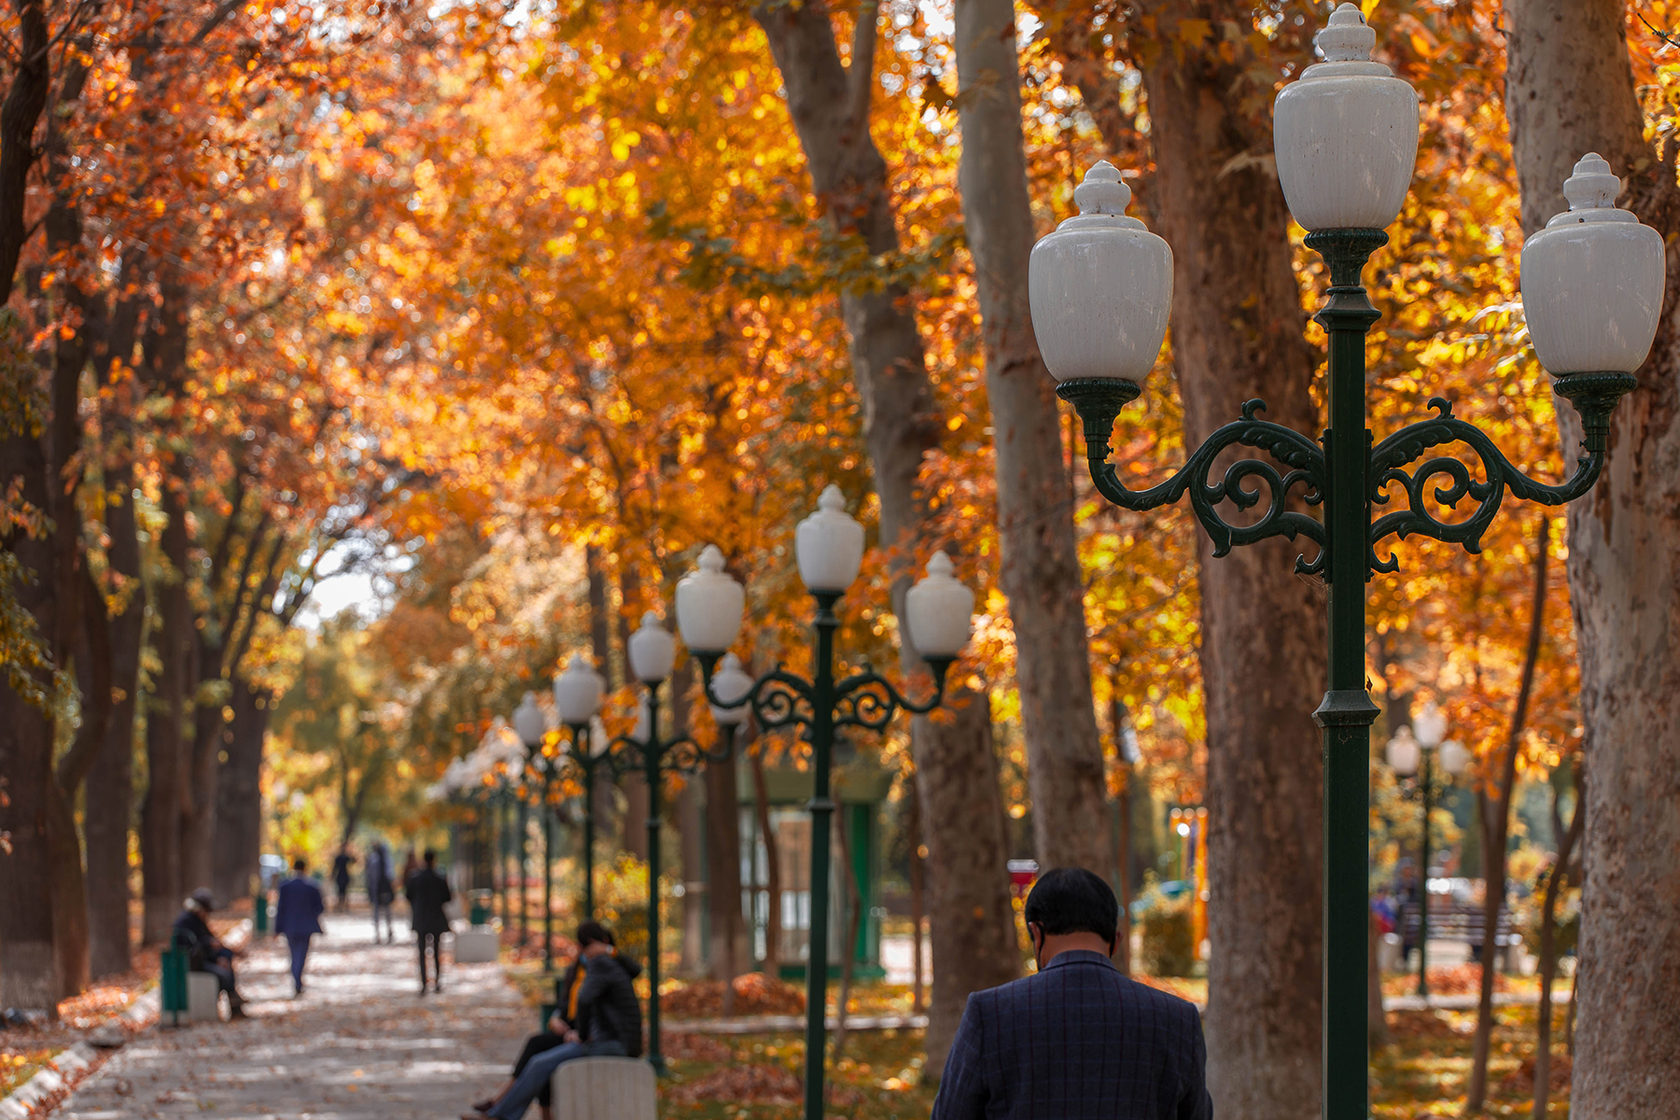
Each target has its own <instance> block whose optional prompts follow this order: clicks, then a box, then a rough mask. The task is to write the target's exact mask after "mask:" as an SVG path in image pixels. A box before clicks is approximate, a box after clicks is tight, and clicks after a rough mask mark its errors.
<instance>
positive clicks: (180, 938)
mask: <svg viewBox="0 0 1680 1120" xmlns="http://www.w3.org/2000/svg"><path fill="white" fill-rule="evenodd" d="M215 908H216V904H215V899H214V897H213V896H212V895H211V894H210V890H209V888H207V887H200V888H198V889H197V890H196V891H194V892H192V894H191V895H189V896H188V898H187V901H186V905H185V908H184V909H183V910H182V911H181V916H180V917H178V918H176V919H175V927H174V929H173V930H172V931H171V933H170V939H171V942H172V943H173V944H174V945H175V946H177V947H178V948H181V949H185V950H186V951H187V967H188V968H189V969H191V970H192V971H193V972H208V973H210V975H212V976H214V977H215V978H216V984H217V986H218V987H219V988H220V989H221V990H222V991H224V992H226V993H227V995H228V1014H229V1016H231V1017H232V1018H235V1019H243V1018H244V1017H245V997H244V996H242V995H240V994H239V988H238V986H237V985H236V984H235V981H234V975H233V957H234V953H233V950H232V949H229V948H228V947H227V946H226V945H223V944H222V940H221V938H219V937H217V936H216V935H215V934H214V933H211V932H210V923H209V922H208V921H206V920H205V919H206V918H207V917H208V916H209V914H210V911H212V910H214V909H215Z"/></svg>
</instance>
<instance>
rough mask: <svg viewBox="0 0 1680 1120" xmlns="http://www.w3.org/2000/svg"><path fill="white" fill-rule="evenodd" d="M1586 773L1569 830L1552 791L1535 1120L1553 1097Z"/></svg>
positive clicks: (1578, 775) (1579, 779) (1542, 1119)
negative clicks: (1555, 992)
mask: <svg viewBox="0 0 1680 1120" xmlns="http://www.w3.org/2000/svg"><path fill="white" fill-rule="evenodd" d="M1585 773H1586V772H1585V771H1584V770H1582V769H1581V768H1580V767H1576V769H1575V808H1574V810H1573V811H1572V812H1571V813H1570V814H1569V827H1568V828H1564V827H1563V823H1562V821H1560V820H1559V819H1558V796H1559V795H1558V792H1557V789H1556V787H1555V786H1554V787H1553V791H1552V838H1553V842H1554V843H1555V844H1556V845H1557V859H1556V860H1555V861H1553V863H1552V871H1551V874H1549V875H1547V876H1546V890H1545V894H1544V895H1543V896H1542V899H1541V902H1540V964H1539V966H1538V968H1537V970H1536V971H1537V972H1538V973H1539V976H1540V1013H1539V1016H1538V1027H1537V1030H1536V1034H1535V1041H1534V1112H1533V1113H1532V1115H1533V1120H1546V1117H1547V1113H1548V1111H1549V1110H1550V1106H1549V1103H1548V1102H1549V1101H1550V1099H1551V1094H1552V981H1553V979H1554V978H1556V976H1557V956H1558V955H1557V907H1558V899H1559V898H1560V897H1561V896H1562V894H1563V888H1564V884H1565V883H1567V882H1568V881H1569V878H1570V876H1571V875H1572V874H1573V872H1572V871H1571V869H1570V868H1571V862H1570V861H1571V860H1573V859H1574V858H1575V846H1576V845H1577V844H1579V843H1580V842H1581V831H1582V829H1583V827H1584V826H1585V824H1586V820H1587V814H1586V801H1585V797H1584V796H1583V794H1584V793H1585V787H1584V785H1583V781H1584V776H1585Z"/></svg>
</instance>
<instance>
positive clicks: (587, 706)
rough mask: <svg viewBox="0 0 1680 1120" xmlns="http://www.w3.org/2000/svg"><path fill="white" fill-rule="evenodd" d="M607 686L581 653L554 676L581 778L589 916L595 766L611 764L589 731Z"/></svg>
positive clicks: (572, 761) (571, 756) (602, 740)
mask: <svg viewBox="0 0 1680 1120" xmlns="http://www.w3.org/2000/svg"><path fill="white" fill-rule="evenodd" d="M606 688H607V682H606V681H605V680H603V679H602V677H601V674H600V673H598V672H596V671H595V666H594V664H593V663H592V662H591V661H590V660H589V658H588V657H585V656H582V655H579V656H576V657H573V658H572V659H571V661H569V662H567V664H566V671H565V672H563V673H561V674H560V675H559V676H557V677H555V678H554V710H555V711H556V712H558V713H559V716H560V722H561V723H562V724H564V725H565V726H566V730H568V731H570V732H571V739H570V740H569V741H568V743H567V747H566V753H565V761H566V765H567V766H568V767H569V768H570V769H571V770H572V771H573V772H574V773H575V774H577V776H578V777H579V778H580V779H581V780H582V782H583V916H584V917H585V918H588V919H592V918H594V917H595V768H596V767H597V766H599V765H601V764H602V763H603V762H605V763H606V764H607V765H608V766H611V761H610V755H609V754H608V753H607V752H608V747H609V746H610V745H611V744H610V743H609V742H608V740H607V736H606V735H605V734H602V735H600V736H599V737H592V736H591V735H590V731H591V729H592V727H593V725H594V723H595V717H596V716H597V715H599V714H600V711H601V697H602V695H603V694H604V693H605V692H606Z"/></svg>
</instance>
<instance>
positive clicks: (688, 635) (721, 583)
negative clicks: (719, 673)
mask: <svg viewBox="0 0 1680 1120" xmlns="http://www.w3.org/2000/svg"><path fill="white" fill-rule="evenodd" d="M746 606H747V592H746V589H745V588H744V587H742V586H741V584H740V583H739V582H738V581H737V580H735V579H734V578H733V577H731V576H730V575H729V573H727V572H725V571H724V570H723V552H722V550H721V549H719V548H718V546H717V545H715V544H709V545H707V546H706V547H705V548H704V549H702V550H701V551H700V562H699V564H698V565H697V566H696V567H695V569H694V570H693V571H692V572H690V573H688V574H687V575H686V576H684V577H683V578H682V579H680V580H678V581H677V629H678V630H680V631H681V632H682V640H683V642H684V644H686V645H687V646H688V648H689V649H691V650H694V651H695V652H696V653H722V652H723V651H724V650H726V649H728V648H729V647H730V646H731V645H733V644H734V643H735V635H736V634H738V633H740V631H741V613H742V611H744V610H745V609H746Z"/></svg>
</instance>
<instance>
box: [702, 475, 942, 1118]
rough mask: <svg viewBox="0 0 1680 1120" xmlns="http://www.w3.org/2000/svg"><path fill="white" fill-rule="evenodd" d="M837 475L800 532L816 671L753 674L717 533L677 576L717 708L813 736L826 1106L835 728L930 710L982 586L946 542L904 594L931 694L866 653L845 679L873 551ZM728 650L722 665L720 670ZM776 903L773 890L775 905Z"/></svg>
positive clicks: (811, 990) (809, 1026)
mask: <svg viewBox="0 0 1680 1120" xmlns="http://www.w3.org/2000/svg"><path fill="white" fill-rule="evenodd" d="M844 506H845V500H844V498H843V497H842V496H841V494H840V490H839V488H838V487H835V486H829V487H828V488H827V489H825V490H824V491H823V493H822V497H821V499H820V500H819V502H818V508H817V511H816V512H815V513H813V514H812V515H811V516H810V517H808V518H806V519H805V520H804V521H802V522H800V524H799V526H798V531H797V534H796V537H795V554H796V558H797V560H798V563H799V575H800V578H801V579H802V580H803V581H804V583H805V587H806V589H807V590H808V591H810V593H811V598H812V599H813V600H814V601H815V603H816V620H815V626H814V631H815V633H814V637H815V646H816V648H815V650H814V651H813V657H812V675H811V679H809V680H806V679H804V678H802V677H799V676H796V675H794V674H793V673H790V672H788V671H787V670H785V669H783V668H781V667H780V666H777V667H776V668H775V669H773V670H772V671H770V672H769V673H766V674H765V675H764V676H762V677H759V678H758V679H757V680H754V679H753V678H751V677H750V676H748V675H747V674H746V673H745V672H744V671H742V670H741V669H740V664H739V662H738V661H735V660H734V657H733V655H729V656H728V657H727V658H726V657H725V653H724V651H725V650H727V649H728V648H729V647H730V646H731V645H732V644H734V641H735V637H736V635H737V634H738V633H739V632H740V629H741V616H742V612H743V611H744V609H745V606H746V592H745V589H744V588H743V587H742V586H741V585H740V583H738V582H736V581H735V580H734V579H733V578H731V577H730V576H729V575H728V574H727V573H725V572H724V570H723V568H724V561H723V553H722V552H721V551H719V550H718V548H717V547H716V546H715V545H707V546H706V548H705V549H704V550H703V551H702V552H701V554H700V562H699V566H698V568H696V570H695V571H693V572H691V573H690V574H689V575H687V576H684V577H683V579H682V580H681V581H679V582H678V584H677V624H678V626H679V628H680V629H681V630H682V636H683V641H684V643H685V644H686V645H687V646H688V648H689V649H690V650H691V651H692V652H693V654H694V656H695V657H696V658H697V659H698V660H699V662H700V667H701V672H702V674H703V675H704V678H705V681H706V696H707V699H708V700H709V701H710V702H711V704H712V707H713V711H714V713H716V712H719V711H723V712H729V711H732V710H733V711H740V712H742V713H743V715H744V713H745V711H746V710H747V709H748V708H749V707H750V708H751V710H752V713H753V715H754V717H755V718H756V719H757V721H758V725H759V727H760V728H761V729H763V730H773V729H776V728H783V727H788V728H796V729H798V730H799V731H800V732H801V733H802V735H803V737H804V739H805V741H806V742H808V743H810V744H811V769H812V778H813V781H812V795H811V802H810V806H809V808H810V812H811V923H810V926H811V928H810V940H809V949H808V952H807V954H806V966H805V972H806V1002H805V1116H806V1118H807V1120H817V1118H819V1117H821V1116H822V1115H823V1080H824V1069H823V1063H824V1055H825V1053H826V1050H827V1042H826V1039H827V1023H826V1022H825V1014H826V1010H827V1006H828V912H829V880H830V870H829V865H830V847H831V827H830V822H831V820H832V817H833V815H834V808H835V806H834V801H833V799H832V798H831V796H830V784H829V779H830V770H831V768H832V764H833V755H834V735H835V732H836V731H837V730H840V729H843V728H847V727H856V728H859V729H862V730H867V731H882V730H884V729H885V728H886V727H887V725H888V724H889V723H890V722H891V721H892V718H893V717H894V716H895V715H896V714H897V713H898V712H899V711H901V710H902V711H906V712H912V713H917V714H921V713H926V712H930V711H932V710H933V709H935V708H937V707H939V705H940V704H941V703H943V701H944V696H945V675H946V673H947V671H948V670H949V669H950V667H951V663H952V662H953V661H954V660H956V657H957V655H958V654H960V653H961V652H962V650H963V647H964V646H966V645H967V644H968V637H969V625H970V620H971V618H972V615H973V612H974V593H973V592H972V591H970V590H969V589H968V588H966V587H964V586H963V585H962V584H961V583H959V582H957V580H956V578H955V577H954V576H953V575H952V565H951V561H950V559H949V558H948V557H947V556H946V555H945V554H944V553H943V552H940V553H936V554H935V555H934V557H933V559H932V560H931V561H930V562H929V563H928V566H927V577H926V578H925V579H923V580H921V581H920V582H918V583H917V584H916V585H915V586H914V587H912V588H910V590H909V592H908V593H907V595H906V598H905V614H906V620H905V621H906V624H907V628H908V631H909V638H910V644H911V646H912V647H913V648H914V649H915V650H916V652H917V653H918V654H919V655H920V656H921V657H922V659H923V660H924V661H926V662H927V663H928V666H929V668H931V669H932V671H933V677H934V682H935V684H934V693H933V696H932V697H931V698H930V699H929V700H927V701H925V702H921V703H918V702H915V701H912V700H909V699H907V698H905V697H904V696H903V695H902V694H900V693H899V692H898V690H897V689H895V688H894V687H893V686H892V685H891V683H889V682H888V681H887V679H886V678H885V677H882V676H881V675H880V674H878V673H876V672H874V671H873V670H871V669H870V668H869V667H868V666H867V665H866V666H864V669H863V671H861V672H857V673H852V674H850V675H849V676H846V677H844V678H841V679H839V680H836V679H835V675H834V631H835V630H836V629H837V628H838V627H839V625H840V620H839V618H838V616H836V615H835V613H834V607H835V604H837V603H838V602H839V601H840V597H841V596H842V595H844V594H845V592H846V589H847V588H848V587H850V586H851V585H852V582H853V581H854V580H856V579H857V574H858V569H859V568H860V567H861V565H862V563H863V544H864V540H863V526H862V525H860V524H858V523H857V521H855V520H853V519H852V518H851V517H849V516H848V515H847V514H846V512H845V509H844ZM720 659H722V660H723V671H722V672H718V671H717V669H718V665H719V661H720ZM775 904H776V903H775V902H774V901H772V903H771V905H775Z"/></svg>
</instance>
